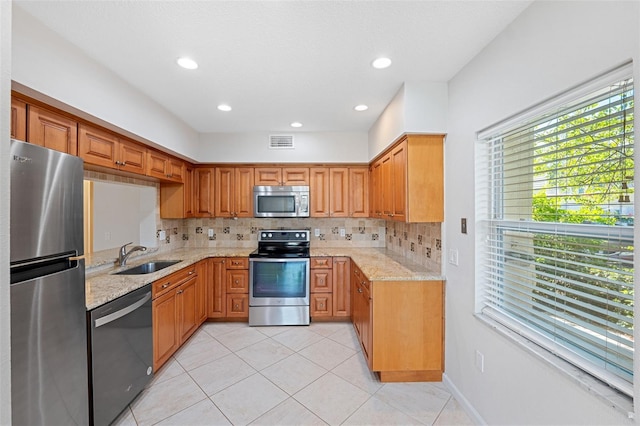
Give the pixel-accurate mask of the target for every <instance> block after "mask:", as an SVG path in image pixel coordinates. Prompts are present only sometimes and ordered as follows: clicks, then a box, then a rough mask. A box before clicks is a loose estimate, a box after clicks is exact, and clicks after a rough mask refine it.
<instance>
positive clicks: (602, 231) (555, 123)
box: [477, 77, 634, 395]
mask: <svg viewBox="0 0 640 426" xmlns="http://www.w3.org/2000/svg"><path fill="white" fill-rule="evenodd" d="M583 95H584V94H581V97H580V99H577V100H575V101H573V102H570V103H568V104H564V106H561V107H555V108H554V110H553V111H542V110H541V113H540V114H538V115H537V116H536V117H532V118H530V119H529V120H528V121H527V122H526V123H525V124H522V123H520V124H519V125H514V126H512V127H511V128H509V127H508V126H504V125H502V126H501V130H500V131H499V133H497V134H492V135H490V136H489V137H487V138H486V139H485V140H482V141H480V147H479V149H478V151H477V152H478V157H477V160H478V164H481V167H480V174H479V175H478V179H477V185H479V186H480V187H479V188H477V189H478V194H480V195H479V197H480V199H481V202H480V205H481V206H482V211H480V212H479V218H480V219H481V220H482V219H483V220H482V223H483V226H481V227H480V229H481V231H480V232H481V233H482V234H483V235H481V238H482V243H481V244H480V245H479V246H478V249H479V253H478V258H479V262H480V264H479V269H478V271H479V275H480V276H479V280H478V282H480V283H482V289H481V291H480V292H479V293H478V295H479V300H478V303H479V308H480V310H481V312H482V313H484V314H487V315H489V316H491V317H492V318H494V319H496V320H498V321H500V322H502V323H503V324H504V325H506V326H507V327H510V328H512V329H513V330H515V331H517V332H519V333H521V334H523V335H525V336H526V337H528V338H530V339H531V340H533V341H535V342H536V343H538V344H540V345H542V346H545V347H547V348H548V349H549V350H551V351H553V352H554V353H555V354H558V355H559V356H562V357H563V358H565V359H566V360H568V361H569V362H572V363H573V364H575V365H577V366H579V367H581V368H582V369H584V370H586V371H588V372H589V373H591V374H593V375H595V376H597V377H599V378H600V379H602V380H604V381H606V382H607V383H609V384H610V385H612V386H615V387H617V388H618V389H620V390H622V391H623V392H625V393H627V394H629V395H632V382H633V351H634V342H633V317H634V309H633V292H634V286H633V263H634V262H633V259H634V241H633V224H634V208H633V201H634V199H633V198H634V194H633V193H634V191H633V183H634V172H633V171H634V160H633V152H634V144H633V111H634V109H633V81H632V80H631V78H630V77H629V78H626V79H623V80H618V81H615V82H614V83H612V84H607V85H606V87H601V88H600V89H599V90H594V91H591V92H590V93H588V94H587V95H586V96H583Z"/></svg>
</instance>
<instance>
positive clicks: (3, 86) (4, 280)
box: [0, 1, 11, 425]
mask: <svg viewBox="0 0 640 426" xmlns="http://www.w3.org/2000/svg"><path fill="white" fill-rule="evenodd" d="M10 87H11V2H10V1H0V164H2V165H3V166H2V167H0V425H8V424H11V362H10V361H11V346H10V345H11V327H10V324H9V322H10V315H9V314H10V311H9V309H10V308H9V167H5V166H4V165H5V164H9V138H10V133H9V128H10V125H9V116H10V112H9V107H10V105H11V91H10Z"/></svg>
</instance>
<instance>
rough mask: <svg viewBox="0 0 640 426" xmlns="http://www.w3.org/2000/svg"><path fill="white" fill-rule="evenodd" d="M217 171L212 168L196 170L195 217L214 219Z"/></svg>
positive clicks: (198, 168)
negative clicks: (214, 183)
mask: <svg viewBox="0 0 640 426" xmlns="http://www.w3.org/2000/svg"><path fill="white" fill-rule="evenodd" d="M214 174H215V169H214V168H212V167H207V168H201V167H197V168H196V169H195V185H194V187H195V212H194V216H195V217H213V215H214V185H213V177H214Z"/></svg>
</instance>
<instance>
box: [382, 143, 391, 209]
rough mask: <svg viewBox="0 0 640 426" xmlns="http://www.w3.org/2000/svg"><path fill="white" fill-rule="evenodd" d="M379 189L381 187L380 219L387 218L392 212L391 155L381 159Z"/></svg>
mask: <svg viewBox="0 0 640 426" xmlns="http://www.w3.org/2000/svg"><path fill="white" fill-rule="evenodd" d="M380 168H381V172H380V177H381V189H382V200H381V207H382V219H388V218H390V217H391V214H392V213H393V198H392V197H393V193H392V191H393V187H392V162H391V155H386V156H385V157H384V158H382V160H381V164H380Z"/></svg>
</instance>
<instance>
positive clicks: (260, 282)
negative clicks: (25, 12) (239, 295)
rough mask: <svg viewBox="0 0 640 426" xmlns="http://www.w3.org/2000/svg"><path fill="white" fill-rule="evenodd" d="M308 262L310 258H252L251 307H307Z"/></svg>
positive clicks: (250, 267)
mask: <svg viewBox="0 0 640 426" xmlns="http://www.w3.org/2000/svg"><path fill="white" fill-rule="evenodd" d="M309 263H310V262H309V258H305V259H284V258H273V259H271V258H268V259H264V258H255V259H254V258H250V259H249V283H250V285H249V306H299V305H306V306H308V305H309Z"/></svg>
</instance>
